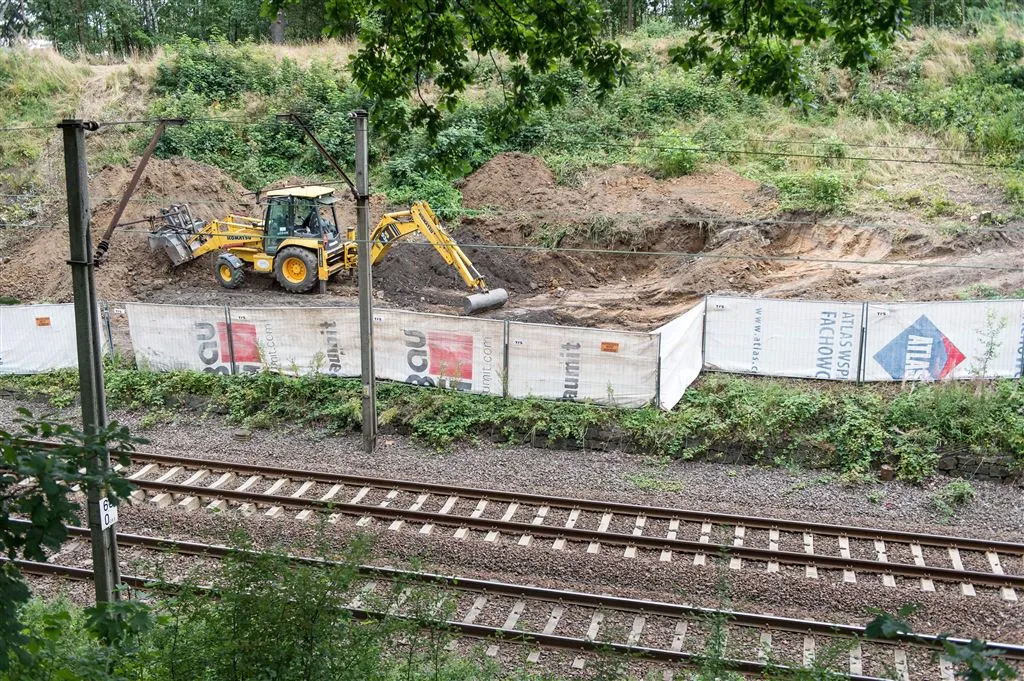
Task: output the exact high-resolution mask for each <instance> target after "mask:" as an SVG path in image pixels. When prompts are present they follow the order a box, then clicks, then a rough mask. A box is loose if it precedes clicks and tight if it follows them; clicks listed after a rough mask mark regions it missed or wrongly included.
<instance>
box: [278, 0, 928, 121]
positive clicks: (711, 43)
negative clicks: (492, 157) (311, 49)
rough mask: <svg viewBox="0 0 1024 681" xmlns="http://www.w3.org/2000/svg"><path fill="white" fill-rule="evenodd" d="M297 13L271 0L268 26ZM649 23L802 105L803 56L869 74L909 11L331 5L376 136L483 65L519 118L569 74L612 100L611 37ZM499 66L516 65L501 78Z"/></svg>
mask: <svg viewBox="0 0 1024 681" xmlns="http://www.w3.org/2000/svg"><path fill="white" fill-rule="evenodd" d="M297 2H298V0H264V3H265V5H264V15H265V16H273V15H274V13H276V12H277V10H278V9H280V8H282V7H286V6H289V5H293V4H297ZM669 8H670V9H669ZM651 11H660V12H662V13H665V12H667V11H671V12H672V14H673V20H674V21H675V22H676V23H678V24H680V25H683V26H687V27H691V28H693V29H694V30H695V32H694V34H693V35H692V36H691V37H690V38H689V39H688V40H687V41H686V43H685V44H684V45H682V46H678V47H676V48H674V49H673V50H672V51H671V55H672V58H673V60H674V61H675V62H676V63H678V64H680V65H682V66H684V67H693V66H696V65H698V64H704V65H707V66H710V68H711V70H712V72H713V73H715V74H717V75H719V76H722V75H726V74H729V75H732V76H733V77H735V78H736V81H737V82H738V84H739V85H740V86H742V87H744V88H746V89H747V90H750V91H752V92H755V93H759V94H767V95H781V96H782V97H783V98H785V99H786V100H787V101H790V102H805V101H807V99H808V97H807V92H808V90H809V88H808V87H807V86H806V83H805V74H804V68H803V66H802V61H801V56H802V54H803V52H804V50H805V49H806V48H807V47H808V46H810V45H813V44H816V43H820V42H823V41H826V40H828V41H831V43H832V44H833V45H834V46H835V49H836V50H837V52H838V54H839V61H840V63H841V65H842V66H846V67H859V66H862V65H864V64H868V63H870V62H871V61H872V59H873V58H874V57H875V55H876V54H877V52H878V51H879V50H880V49H881V48H883V47H885V46H887V45H889V44H891V43H892V42H893V40H895V38H896V37H897V36H898V35H899V34H900V32H901V31H903V30H904V29H905V27H906V21H907V18H908V11H909V10H908V0H775V1H774V2H759V1H755V2H751V1H750V0H701V1H700V2H697V1H696V0H688V1H687V0H683V1H682V2H676V1H673V2H671V3H670V4H669V3H659V2H654V3H649V2H636V3H630V2H628V0H603V2H598V0H526V1H522V2H512V1H511V0H415V1H412V2H408V1H406V0H324V14H325V21H326V31H327V32H328V33H329V34H332V35H345V36H348V35H355V36H357V37H358V38H359V42H360V49H359V51H358V53H357V54H356V55H355V57H354V59H353V60H352V65H351V68H352V75H353V79H354V80H355V82H356V84H357V85H358V86H359V87H360V88H361V89H362V90H363V92H364V93H365V94H366V95H367V96H368V97H369V98H371V99H372V100H374V101H376V102H378V103H379V105H380V107H379V108H378V110H377V111H375V112H374V117H375V120H377V121H378V124H380V123H381V122H383V123H384V124H385V126H387V127H393V124H394V123H395V122H397V121H396V120H395V119H398V118H401V117H402V116H403V114H404V112H405V110H404V109H403V108H402V107H399V106H397V105H398V104H401V103H404V102H406V101H407V100H408V98H409V97H410V95H412V96H414V97H415V100H416V101H417V103H416V104H415V105H414V107H413V109H412V112H411V115H410V116H408V118H407V120H406V121H405V123H406V124H407V125H409V124H411V125H416V124H419V123H426V124H427V126H428V130H436V129H437V126H438V122H439V119H440V116H441V112H442V111H445V110H448V111H450V110H453V109H454V108H455V106H456V105H457V103H458V101H459V100H460V98H461V96H462V94H463V93H464V92H465V91H466V89H467V88H468V87H469V86H470V85H472V84H473V83H474V82H476V79H477V77H478V74H479V73H480V70H479V69H477V68H476V65H477V63H478V62H479V60H481V59H483V60H490V61H491V62H492V63H493V65H494V67H495V69H497V70H498V74H499V77H500V78H501V81H502V85H503V86H504V90H505V94H506V107H505V111H506V113H510V114H512V115H513V116H519V117H522V116H525V115H526V114H527V113H528V112H529V111H530V110H531V109H532V108H534V107H535V106H537V105H544V106H547V107H551V106H554V105H557V104H560V103H562V102H563V100H564V99H565V96H566V93H565V92H564V90H563V89H562V88H561V87H560V86H559V84H558V79H557V78H545V79H543V82H544V85H543V86H537V87H535V83H536V82H537V81H536V79H535V76H537V75H540V74H548V73H550V72H552V71H556V70H557V69H559V68H560V67H561V66H562V65H564V64H568V65H571V66H573V67H575V68H577V69H580V70H581V71H582V72H583V74H584V76H585V77H586V78H587V80H588V81H589V82H590V84H591V85H592V86H593V87H595V88H596V90H597V91H598V93H606V92H608V91H609V90H611V89H612V88H614V87H615V86H616V85H617V84H619V83H620V82H621V81H622V80H623V79H624V78H625V76H626V74H627V71H628V58H627V54H626V52H625V51H624V50H623V48H622V47H621V46H620V45H619V44H618V43H617V42H614V41H610V40H606V39H604V38H603V37H602V35H603V32H604V30H605V28H606V27H608V26H612V28H613V30H614V28H615V27H618V26H621V25H622V24H623V23H624V24H625V26H626V27H627V28H628V27H629V26H630V25H631V24H632V21H633V17H634V14H639V15H646V14H647V13H648V12H651ZM623 12H624V13H625V16H622V13H623ZM623 20H624V21H623ZM499 56H502V57H504V59H505V61H506V62H507V63H508V64H510V65H509V66H508V67H507V68H506V69H505V70H502V69H500V68H498V66H499V59H498V57H499ZM428 83H429V84H430V85H431V87H430V88H429V89H430V91H431V92H432V93H433V95H432V96H428V95H427V94H426V93H425V91H426V90H427V88H426V86H427V84H428ZM399 127H401V126H399Z"/></svg>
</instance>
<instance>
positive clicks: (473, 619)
mask: <svg viewBox="0 0 1024 681" xmlns="http://www.w3.org/2000/svg"><path fill="white" fill-rule="evenodd" d="M69 530H70V533H71V536H72V538H75V539H81V540H85V541H86V542H87V541H88V537H89V532H88V530H87V529H86V528H80V527H73V528H69ZM118 542H119V544H120V545H121V546H123V547H131V548H133V549H139V550H158V551H170V552H174V553H178V554H186V555H192V556H205V557H212V558H216V559H220V558H223V557H224V556H226V555H227V554H228V553H230V552H231V551H232V550H233V549H230V548H228V547H225V546H221V545H211V544H202V543H197V542H187V541H176V540H168V539H161V538H156V537H148V536H142V535H134V534H119V535H118ZM57 557H59V556H55V557H54V558H57ZM293 560H295V561H302V562H308V563H319V562H321V561H319V560H317V559H310V558H302V557H293ZM17 564H18V565H19V567H20V568H21V569H22V570H23V571H24V572H26V573H29V574H35V575H44V576H57V577H62V578H69V579H80V580H91V579H92V572H91V570H89V569H87V568H82V567H76V566H71V565H55V564H52V563H37V562H31V561H17ZM360 574H361V579H360V582H359V583H358V584H356V585H355V588H353V589H352V591H351V592H350V594H349V596H351V600H349V601H348V603H347V604H346V607H347V608H349V609H350V610H352V611H353V612H354V614H356V615H357V616H359V617H380V616H382V615H383V613H388V614H390V615H393V616H400V617H410V616H412V615H410V614H409V613H407V612H406V611H405V610H404V609H403V608H404V605H403V604H404V603H406V602H409V598H408V596H409V593H410V592H411V590H413V589H414V588H416V587H417V586H419V585H425V586H428V587H431V588H433V589H436V593H437V594H438V595H439V596H440V598H442V599H443V602H444V603H446V604H447V606H448V607H445V608H444V612H445V613H447V614H445V615H444V616H443V618H442V619H443V623H444V625H445V627H446V628H447V629H449V630H450V631H451V632H453V633H454V634H457V635H458V636H460V637H468V638H473V639H484V640H485V641H486V643H485V646H486V648H485V654H487V655H490V656H496V655H497V654H498V652H499V649H500V646H502V645H505V644H506V643H514V644H527V645H529V646H531V650H530V653H529V655H528V657H527V658H526V659H527V660H528V661H529V662H534V663H536V662H540V661H541V659H542V656H544V655H546V654H548V653H547V652H546V651H552V650H557V651H569V652H570V657H571V658H572V660H571V663H570V664H571V666H572V667H573V668H575V669H582V668H584V667H585V666H586V665H587V664H588V663H589V661H590V660H593V655H592V654H593V653H596V652H605V653H611V654H619V655H628V656H631V657H636V658H638V659H642V660H643V661H644V664H648V665H654V666H655V668H657V669H660V670H661V671H662V675H663V678H664V679H666V680H668V679H672V678H673V675H674V673H675V672H676V671H677V670H678V668H679V667H680V666H683V665H690V664H693V663H694V662H695V661H696V660H698V659H699V657H700V656H701V655H702V654H703V653H704V651H705V648H706V646H707V642H708V640H709V639H710V638H711V637H712V636H716V637H718V640H720V641H724V642H725V651H726V663H727V666H728V667H729V668H731V669H734V670H736V671H739V672H744V673H760V672H763V671H765V669H766V668H767V667H768V666H769V664H771V665H773V666H775V667H776V668H787V667H788V668H796V667H801V666H808V665H810V664H811V663H812V662H813V661H814V660H815V659H816V658H817V656H818V655H819V654H822V653H823V652H825V651H828V656H829V657H828V659H829V660H832V662H831V664H830V666H831V667H832V668H833V670H834V671H837V672H840V673H843V674H847V675H849V677H850V678H851V679H855V680H856V681H877V680H878V679H898V680H899V681H917V680H918V679H921V680H929V681H931V680H934V679H939V680H940V681H947V680H948V681H953V679H954V669H953V666H952V663H950V662H949V661H948V660H946V659H944V658H941V657H939V656H937V655H936V654H935V653H936V652H938V651H941V642H940V641H939V640H938V639H937V638H936V637H932V636H903V637H901V638H900V639H898V640H884V641H883V640H875V639H871V638H868V637H866V635H865V631H864V629H863V628H862V627H859V626H852V625H841V624H833V623H828V622H821V621H815V620H801V619H793V618H786V617H777V616H771V615H758V614H752V613H745V612H736V611H728V610H712V609H707V608H698V607H693V606H689V605H682V604H676V603H666V602H660V601H650V600H635V599H628V598H620V597H615V596H608V595H602V594H593V593H583V592H578V591H569V590H562V589H547V588H541V587H535V586H526V585H521V584H510V583H506V582H500V581H491V580H478V579H467V578H463V577H452V576H446V575H437V574H429V573H416V572H407V571H400V570H395V569H390V568H380V567H371V566H364V567H362V568H361V571H360ZM124 581H125V583H127V584H129V585H133V586H136V587H153V585H154V583H153V582H151V581H150V580H148V579H146V578H144V577H141V576H128V577H125V578H124ZM396 583H398V588H395V584H396ZM346 597H347V596H346ZM412 600H413V601H417V599H412ZM417 602H418V601H417ZM441 602H442V601H434V603H435V604H438V607H437V608H436V611H440V610H441V608H440V607H439V604H440V603H441ZM951 640H952V641H954V642H960V643H966V641H962V640H958V639H951ZM985 645H986V648H987V649H988V650H991V651H993V652H998V653H1000V654H1001V655H1002V656H1003V659H1005V660H1006V661H1008V662H1009V663H1011V664H1014V665H1016V666H1018V667H1021V666H1024V646H1017V645H1009V644H1001V643H993V642H988V643H986V644H985Z"/></svg>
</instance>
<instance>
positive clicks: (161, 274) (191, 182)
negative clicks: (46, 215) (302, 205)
mask: <svg viewBox="0 0 1024 681" xmlns="http://www.w3.org/2000/svg"><path fill="white" fill-rule="evenodd" d="M132 172H133V170H132V169H130V168H120V167H112V166H106V167H104V168H103V169H102V170H100V172H99V173H97V174H96V175H95V177H93V178H91V179H90V181H89V189H90V199H91V203H92V209H93V210H92V223H91V226H92V234H93V244H94V245H96V244H98V243H99V240H100V237H101V235H102V234H103V232H104V231H106V228H107V223H108V222H109V221H110V218H111V217H112V216H113V213H114V209H115V207H116V205H117V202H118V201H119V199H120V197H121V193H122V191H123V190H124V188H125V187H126V186H127V184H128V182H129V180H130V179H131V175H132ZM244 192H245V189H244V188H243V187H242V186H241V185H239V184H238V183H237V182H235V181H234V180H232V179H231V178H230V177H228V176H227V175H226V174H224V173H223V172H222V171H220V170H219V169H217V168H214V167H212V166H208V165H205V164H202V163H197V162H195V161H190V160H187V159H171V160H161V159H153V160H152V161H151V162H150V164H149V167H148V168H147V169H146V172H145V174H144V175H143V176H142V179H141V180H140V182H139V186H138V188H137V189H136V192H135V195H134V196H133V198H132V201H131V202H130V203H129V204H128V207H127V208H126V210H125V212H124V215H123V217H122V218H121V221H120V222H121V224H122V225H124V226H123V227H121V228H119V229H118V231H117V232H116V233H115V235H114V238H113V239H112V240H111V246H110V250H109V251H108V252H107V255H106V257H105V259H104V261H103V265H102V267H99V268H98V269H97V270H96V289H97V293H98V294H99V296H100V297H101V298H102V299H104V300H109V301H121V300H138V299H140V298H145V297H146V295H147V294H148V293H149V292H151V291H154V290H159V289H162V288H163V287H165V286H184V285H189V284H198V283H200V282H202V283H204V284H207V285H209V284H212V283H213V275H212V273H211V272H212V270H211V267H212V265H211V264H210V259H211V257H212V256H206V257H204V258H200V259H199V260H197V261H195V262H192V263H189V264H186V265H183V266H182V267H179V268H178V269H176V270H174V271H173V272H172V271H171V268H170V265H169V264H168V263H167V262H166V261H165V260H164V258H163V256H162V255H159V254H157V255H153V254H150V252H149V246H148V243H147V238H146V235H147V233H148V231H149V225H148V224H146V223H139V224H134V225H125V224H124V223H128V222H133V221H135V220H141V219H143V218H145V217H148V216H152V215H157V214H158V212H159V209H160V208H161V207H166V206H168V205H170V204H172V203H188V204H189V205H190V207H191V210H192V213H193V215H194V216H196V217H198V218H201V219H211V218H217V217H223V216H224V215H227V214H229V213H240V212H241V213H245V212H249V211H250V209H251V207H252V205H251V203H246V202H245V200H244V198H243V197H242V196H241V195H242V194H243V193H244ZM68 249H69V245H68V233H67V230H66V229H56V228H51V229H47V230H45V231H42V232H39V233H37V234H35V235H34V237H33V238H31V239H27V240H25V241H23V242H22V243H21V244H20V245H19V246H18V247H17V249H16V250H14V251H12V252H11V254H10V261H9V262H7V263H5V264H3V265H0V291H3V292H4V293H5V294H6V295H11V296H14V297H16V298H19V299H21V300H25V301H54V302H65V301H69V300H71V271H70V268H69V267H68V266H67V264H66V261H67V259H68Z"/></svg>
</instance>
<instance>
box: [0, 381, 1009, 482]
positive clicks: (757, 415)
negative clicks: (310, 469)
mask: <svg viewBox="0 0 1024 681" xmlns="http://www.w3.org/2000/svg"><path fill="white" fill-rule="evenodd" d="M73 379H74V377H73V376H71V375H69V374H66V373H61V372H57V373H54V374H44V375H39V376H35V377H5V378H3V379H0V386H4V385H6V386H9V387H11V388H14V389H18V388H20V389H22V390H31V391H32V394H40V393H42V394H46V395H49V399H50V400H52V401H54V402H55V403H66V401H67V399H68V396H70V395H73V394H74V390H75V387H74V381H73ZM48 383H49V385H47V384H48ZM107 389H108V402H109V404H110V405H111V406H112V407H115V408H128V409H133V410H142V411H147V412H148V413H149V414H151V415H153V417H154V418H153V420H154V422H155V421H159V420H161V419H167V418H172V417H173V415H174V413H175V411H176V410H180V409H184V408H185V407H183V406H181V405H183V404H188V405H190V407H189V408H196V406H195V405H201V406H199V407H198V408H199V409H200V410H201V411H202V412H203V413H206V414H213V413H221V414H225V415H226V416H227V417H228V419H229V420H230V421H232V422H233V423H238V424H243V425H246V426H249V427H269V426H272V425H274V424H290V425H297V426H305V427H318V428H325V429H327V430H331V431H345V430H351V429H356V428H358V427H359V422H360V414H361V411H360V397H359V383H358V381H354V380H349V379H337V378H331V377H328V376H323V375H316V376H308V377H298V378H295V377H287V376H280V375H277V374H272V373H258V374H247V375H240V376H233V377H232V376H220V375H215V374H206V373H195V372H170V373H151V372H146V371H138V370H135V369H130V368H123V367H111V368H109V369H108V371H107ZM378 405H379V408H380V411H381V420H382V422H383V423H384V424H385V425H387V426H389V427H392V428H397V429H399V430H401V431H404V432H409V433H412V434H413V435H415V436H416V437H418V438H420V439H421V440H422V441H423V442H425V443H426V444H428V445H430V446H432V447H435V448H438V449H445V448H447V447H449V446H451V445H452V444H453V443H455V442H458V441H465V440H473V439H476V438H493V439H500V440H508V441H532V442H536V443H538V444H542V445H543V444H545V443H548V442H552V443H562V444H564V443H572V444H574V445H575V446H582V447H585V446H587V442H588V439H589V438H592V437H595V434H596V433H597V432H598V431H601V437H602V438H603V439H604V440H605V441H608V440H609V439H611V440H612V441H614V440H615V438H620V439H621V441H622V442H623V443H634V444H636V445H637V446H638V447H639V448H641V450H642V451H643V452H644V453H645V454H647V455H649V456H654V457H660V456H666V457H679V458H687V459H688V458H695V457H708V458H711V459H714V458H715V457H716V456H717V455H719V454H721V453H738V454H741V455H742V456H743V457H744V458H746V459H748V460H750V461H754V462H762V463H767V464H788V463H790V462H796V463H801V462H806V463H809V464H810V465H813V466H819V467H831V468H833V469H835V470H838V471H839V472H841V473H845V474H850V475H852V476H854V477H857V476H862V475H864V474H866V473H869V471H870V470H871V469H872V468H874V467H876V466H878V465H880V464H882V463H890V464H892V465H893V467H894V469H895V470H896V473H897V475H898V476H899V477H900V478H901V479H903V480H907V481H910V482H921V481H923V480H924V479H925V478H927V477H928V476H930V475H932V474H933V473H934V472H935V470H936V466H937V464H938V461H939V459H940V458H941V457H942V456H944V455H946V454H959V453H962V452H974V453H978V454H992V453H996V454H1010V455H1012V456H1013V457H1014V458H1015V459H1016V461H1017V465H1018V466H1022V467H1024V389H1022V388H1021V386H1020V385H1019V384H1018V383H1017V382H1016V381H996V382H993V383H991V384H990V385H989V386H988V387H986V388H984V389H982V390H978V389H977V388H976V386H974V385H971V384H964V383H946V384H925V385H918V386H915V387H914V389H913V390H900V389H899V388H898V387H893V386H861V387H857V386H834V387H831V388H830V389H822V388H817V387H812V386H808V385H807V384H800V383H795V382H789V381H780V380H762V379H756V378H742V377H732V376H725V375H716V374H710V375H706V376H704V377H702V378H701V379H700V380H699V381H698V382H697V383H696V384H694V386H693V387H692V388H691V389H689V390H687V392H686V393H685V395H684V396H683V400H682V402H681V403H680V404H679V406H678V407H677V408H676V409H674V410H673V411H671V412H664V411H661V410H658V409H654V408H651V407H648V408H643V409H630V410H625V409H622V410H620V409H614V408H607V407H598V406H596V405H592V404H586V403H576V402H556V401H549V400H538V399H525V400H507V399H503V398H500V397H493V396H486V395H470V394H466V393H460V392H456V391H452V390H443V389H419V388H414V387H411V386H407V385H405V384H401V383H381V384H380V385H379V395H378Z"/></svg>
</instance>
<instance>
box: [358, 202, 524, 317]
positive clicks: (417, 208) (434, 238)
mask: <svg viewBox="0 0 1024 681" xmlns="http://www.w3.org/2000/svg"><path fill="white" fill-rule="evenodd" d="M416 232H419V233H420V234H422V235H423V236H424V238H426V240H427V241H428V242H429V243H430V244H431V245H432V246H433V247H434V248H435V249H436V250H437V252H438V253H439V254H440V255H441V257H442V258H443V259H444V261H445V262H446V263H448V264H449V265H451V266H452V267H454V268H455V271H456V272H458V273H459V276H460V277H462V281H464V282H465V283H466V286H467V287H469V289H470V290H471V291H475V293H474V294H472V295H470V296H469V297H468V298H467V300H466V312H467V313H470V312H479V311H481V310H485V309H488V308H492V307H499V306H501V305H504V304H505V302H506V301H507V300H508V292H507V291H505V289H494V290H490V289H488V288H487V284H486V282H485V281H484V278H483V277H482V276H480V273H479V272H478V271H477V269H476V267H474V266H473V262H472V261H471V260H470V259H469V256H467V255H466V254H465V253H464V252H463V250H462V249H461V248H460V247H459V244H458V243H456V241H455V239H453V238H452V236H451V235H450V234H449V233H448V230H447V229H445V227H444V225H443V224H442V223H441V221H440V220H439V219H438V217H437V216H436V215H435V214H434V211H433V210H432V209H431V208H430V205H429V204H428V203H427V202H425V201H418V202H416V203H414V204H412V206H410V208H409V210H404V211H399V212H396V213H386V214H385V215H384V217H383V218H381V220H380V222H379V223H377V226H376V227H375V228H374V230H373V233H372V234H371V235H370V243H371V244H372V250H371V253H370V258H371V261H372V262H373V264H377V263H378V262H380V261H381V260H382V259H383V258H384V256H386V255H387V253H388V251H389V250H391V247H392V246H393V245H394V243H395V242H396V241H398V240H400V239H402V238H404V237H406V236H408V235H410V234H415V233H416Z"/></svg>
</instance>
